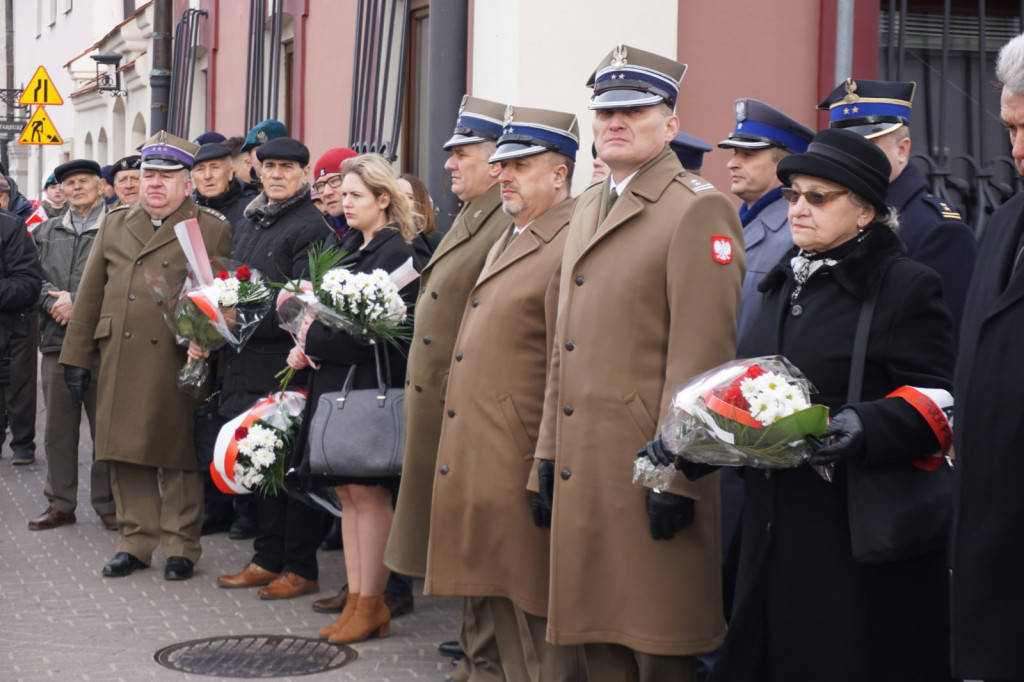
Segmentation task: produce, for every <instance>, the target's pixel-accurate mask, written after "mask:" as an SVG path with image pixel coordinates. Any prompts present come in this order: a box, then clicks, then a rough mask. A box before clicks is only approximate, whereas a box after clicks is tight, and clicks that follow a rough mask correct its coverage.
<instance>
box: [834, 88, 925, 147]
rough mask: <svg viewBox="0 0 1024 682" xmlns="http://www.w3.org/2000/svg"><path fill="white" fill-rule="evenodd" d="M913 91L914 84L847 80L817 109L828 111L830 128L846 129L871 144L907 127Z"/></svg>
mask: <svg viewBox="0 0 1024 682" xmlns="http://www.w3.org/2000/svg"><path fill="white" fill-rule="evenodd" d="M916 89H917V83H914V82H913V81H910V82H902V81H867V80H860V79H857V80H854V79H853V78H847V79H846V81H845V82H843V83H840V84H839V85H838V86H837V87H836V89H835V90H833V91H832V92H831V93H829V96H828V97H826V98H825V99H824V100H823V101H822V102H821V104H819V105H818V108H819V109H827V110H828V112H829V114H828V118H829V123H828V127H829V128H846V129H847V130H852V131H853V132H855V133H859V134H860V135H863V136H864V137H866V138H868V139H869V140H870V139H872V138H875V137H878V136H879V135H885V134H886V133H891V132H892V131H894V130H896V129H897V128H899V127H900V126H902V125H907V124H909V123H910V110H911V109H912V108H913V106H914V91H915V90H916Z"/></svg>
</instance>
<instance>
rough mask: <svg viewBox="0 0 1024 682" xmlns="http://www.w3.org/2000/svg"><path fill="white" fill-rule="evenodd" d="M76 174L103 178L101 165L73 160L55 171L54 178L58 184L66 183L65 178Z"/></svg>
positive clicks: (85, 160)
mask: <svg viewBox="0 0 1024 682" xmlns="http://www.w3.org/2000/svg"><path fill="white" fill-rule="evenodd" d="M75 173H88V174H89V175H95V176H96V177H98V178H100V177H103V172H102V171H101V170H100V165H99V164H98V163H96V162H95V161H90V160H89V159H72V160H71V161H68V162H67V163H62V164H61V165H59V166H57V167H56V168H54V169H53V177H55V178H56V179H57V182H64V178H66V177H68V176H69V175H74V174H75Z"/></svg>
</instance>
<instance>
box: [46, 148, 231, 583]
mask: <svg viewBox="0 0 1024 682" xmlns="http://www.w3.org/2000/svg"><path fill="white" fill-rule="evenodd" d="M196 149H197V147H196V145H194V144H192V143H191V142H188V141H187V140H182V139H180V138H177V137H175V136H173V135H169V134H167V133H166V132H163V131H161V132H160V133H158V134H157V135H155V136H154V137H152V138H150V139H149V140H148V141H147V142H146V144H145V145H144V146H143V148H142V182H141V196H140V201H139V203H138V204H135V205H133V206H122V207H120V208H118V209H116V210H114V211H111V212H110V213H109V214H108V215H107V218H106V220H105V222H104V226H103V229H102V230H101V231H100V233H99V235H97V237H96V240H95V242H94V243H93V248H92V251H91V253H90V254H89V261H88V262H87V263H86V266H85V272H84V274H83V276H82V281H81V284H80V285H79V288H78V297H77V298H76V299H75V306H74V308H73V310H72V313H71V320H70V321H69V322H68V326H67V334H66V336H65V338H64V347H63V350H62V351H61V356H60V364H62V365H65V372H64V376H65V381H66V382H67V384H68V388H69V389H70V390H71V395H72V399H73V400H76V402H77V404H81V399H82V396H83V395H84V393H85V391H86V390H87V389H88V385H89V383H90V381H91V369H92V366H93V355H94V353H95V350H96V348H97V347H98V348H99V351H100V372H99V377H98V384H97V392H98V395H97V409H96V413H97V424H96V440H95V448H96V458H97V459H99V460H103V461H108V462H110V475H111V487H112V489H113V491H114V501H115V503H116V506H117V522H118V525H119V527H120V538H119V540H118V543H117V553H116V554H115V555H114V558H113V559H112V560H111V561H110V562H109V563H108V564H107V565H106V566H105V567H104V568H103V575H104V576H107V577H122V576H126V575H128V574H130V573H131V572H132V571H134V570H137V569H140V568H145V567H147V566H149V564H150V562H151V561H152V555H153V550H154V549H156V547H157V545H160V546H161V548H162V550H163V553H164V556H165V557H167V564H166V566H165V570H164V577H165V578H166V579H168V580H184V579H187V578H190V577H192V571H193V566H194V564H195V562H196V561H197V560H198V559H199V555H200V553H201V548H200V546H199V532H200V528H201V526H202V521H203V482H202V477H201V476H200V474H199V472H198V471H197V463H196V454H195V446H194V444H193V420H192V411H193V409H194V408H195V406H196V401H195V399H194V398H192V397H191V396H189V395H188V394H186V393H184V392H182V391H181V390H179V389H178V387H177V384H176V375H177V372H178V370H179V369H181V367H182V365H184V364H185V362H186V354H185V348H183V347H180V346H178V345H177V344H176V343H175V338H174V334H173V333H172V332H171V329H170V327H169V326H168V324H167V321H166V320H165V319H164V315H163V308H162V306H164V305H167V304H168V303H169V302H168V301H156V300H155V299H154V297H153V295H152V293H151V292H150V289H149V286H148V284H147V283H146V282H147V275H157V276H162V277H163V278H164V279H165V280H166V281H167V282H168V283H176V282H178V281H179V280H181V279H182V277H183V276H184V275H185V271H186V260H185V254H184V252H183V251H182V249H181V245H180V243H179V242H178V239H177V237H176V236H175V234H174V226H175V225H177V224H178V223H180V222H182V221H184V220H187V219H189V218H194V219H196V220H198V221H199V226H200V229H201V231H202V236H203V241H204V242H205V243H206V248H207V250H208V251H209V255H210V256H227V255H228V253H229V251H230V248H231V226H230V225H229V224H228V222H227V221H226V220H225V219H224V216H222V215H221V214H219V213H217V212H216V211H212V210H210V209H206V208H201V207H199V206H196V204H195V203H193V202H192V200H190V199H189V198H188V195H189V192H191V191H192V180H191V178H190V177H189V170H190V169H191V167H192V161H193V155H194V154H195V152H196Z"/></svg>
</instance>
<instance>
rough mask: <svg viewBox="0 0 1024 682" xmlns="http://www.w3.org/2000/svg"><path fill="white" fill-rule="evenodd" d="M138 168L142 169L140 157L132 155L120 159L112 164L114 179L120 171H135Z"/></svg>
mask: <svg viewBox="0 0 1024 682" xmlns="http://www.w3.org/2000/svg"><path fill="white" fill-rule="evenodd" d="M140 168H142V157H141V156H139V155H138V154H132V155H131V156H126V157H124V158H123V159H121V160H120V161H117V162H115V163H114V168H113V173H114V177H117V174H118V173H120V172H121V171H132V170H135V171H137V170H139V169H140Z"/></svg>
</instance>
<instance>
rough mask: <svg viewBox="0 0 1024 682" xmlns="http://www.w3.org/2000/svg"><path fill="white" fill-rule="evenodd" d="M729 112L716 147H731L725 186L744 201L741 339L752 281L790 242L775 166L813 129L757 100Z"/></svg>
mask: <svg viewBox="0 0 1024 682" xmlns="http://www.w3.org/2000/svg"><path fill="white" fill-rule="evenodd" d="M733 112H734V113H735V115H736V127H735V128H733V131H732V132H731V133H729V137H728V138H727V139H725V140H722V141H721V142H719V143H718V146H719V147H720V148H721V149H731V150H732V157H731V158H730V159H729V162H728V163H727V164H726V168H728V169H729V182H730V184H729V189H730V190H731V191H732V193H733V194H735V195H736V196H738V197H739V198H740V199H742V200H743V205H742V206H740V222H741V223H742V224H743V242H744V245H745V246H746V249H747V273H746V275H744V277H743V298H742V299H741V300H740V315H739V327H738V330H737V333H738V335H739V336H738V338H743V333H744V332H745V331H746V330H747V328H748V327H750V325H751V323H753V321H754V318H755V317H757V311H758V310H760V308H761V294H760V292H758V290H757V285H758V284H759V283H760V282H761V280H762V279H763V278H764V276H765V275H766V274H768V272H769V271H770V270H771V269H772V268H773V267H775V265H776V264H777V263H778V262H779V259H780V258H782V256H783V255H784V254H785V253H786V252H787V251H789V250H790V249H791V248H792V247H793V238H792V237H791V236H790V234H789V221H788V220H787V218H786V215H787V211H788V209H789V204H787V203H786V201H785V200H784V199H783V198H782V185H781V183H779V178H778V177H777V176H776V175H775V167H776V166H777V165H778V163H779V161H781V160H782V159H783V158H785V157H787V156H789V155H790V154H802V153H804V152H805V151H807V145H808V143H810V141H811V138H812V137H814V131H813V130H811V129H810V128H808V127H807V126H805V125H803V124H802V123H798V122H797V121H794V120H793V119H791V118H790V117H789V116H786V115H785V114H784V113H782V112H781V111H779V110H778V109H775V108H774V107H770V106H768V105H767V104H765V103H764V102H759V101H757V100H756V99H738V100H736V102H735V104H734V105H733Z"/></svg>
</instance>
